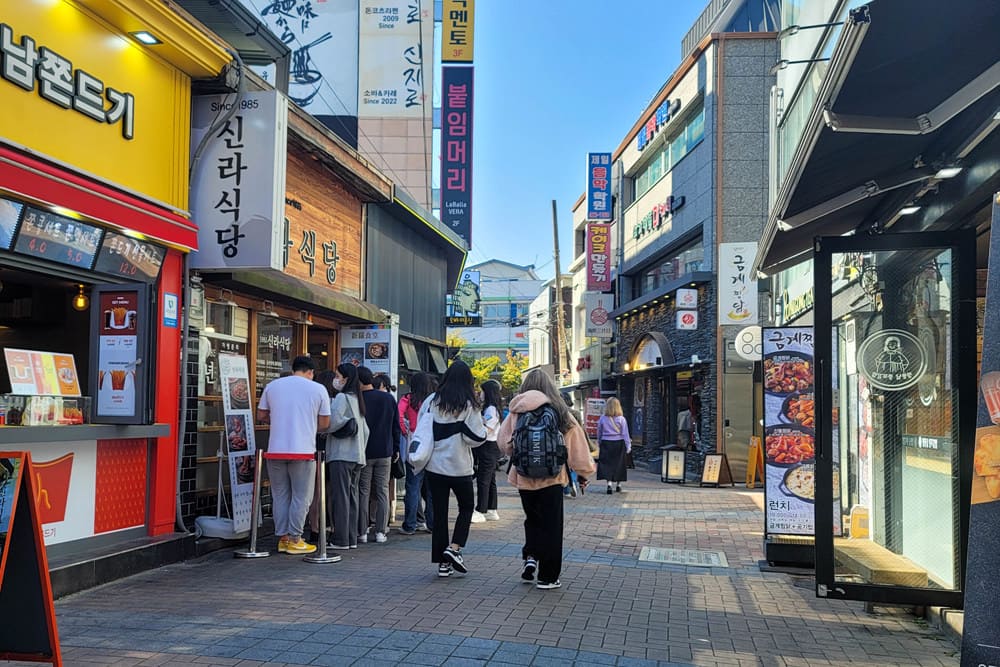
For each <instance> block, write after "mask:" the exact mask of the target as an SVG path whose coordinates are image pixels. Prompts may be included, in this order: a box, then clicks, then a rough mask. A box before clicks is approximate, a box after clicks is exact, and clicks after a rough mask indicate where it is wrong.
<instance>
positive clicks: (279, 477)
mask: <svg viewBox="0 0 1000 667" xmlns="http://www.w3.org/2000/svg"><path fill="white" fill-rule="evenodd" d="M267 477H268V479H269V480H270V481H271V499H272V503H271V504H272V508H273V512H274V534H275V535H277V536H278V537H281V536H282V535H287V536H288V538H289V539H290V540H294V541H298V539H299V538H300V537H302V525H303V524H304V523H305V520H306V514H307V513H308V512H309V505H310V503H312V497H313V490H314V489H315V487H316V461H307V460H296V459H267Z"/></svg>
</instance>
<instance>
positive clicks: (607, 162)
mask: <svg viewBox="0 0 1000 667" xmlns="http://www.w3.org/2000/svg"><path fill="white" fill-rule="evenodd" d="M610 219H611V153H588V154H587V220H610Z"/></svg>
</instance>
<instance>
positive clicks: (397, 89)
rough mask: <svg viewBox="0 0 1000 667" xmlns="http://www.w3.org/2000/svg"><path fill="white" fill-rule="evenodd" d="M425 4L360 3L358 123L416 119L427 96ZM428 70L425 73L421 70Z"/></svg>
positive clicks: (407, 0) (421, 0) (424, 0)
mask: <svg viewBox="0 0 1000 667" xmlns="http://www.w3.org/2000/svg"><path fill="white" fill-rule="evenodd" d="M428 3H429V0H361V3H360V16H359V21H360V37H359V45H358V117H359V118H414V119H417V118H422V117H423V115H424V111H425V105H426V101H427V94H426V92H425V89H424V70H425V66H424V59H425V58H427V59H430V57H431V55H432V54H433V52H434V49H432V48H431V46H430V44H424V41H423V26H424V21H425V20H428V19H429V14H427V12H426V11H425V9H424V6H425V5H427V4H428ZM427 69H429V67H428V68H427Z"/></svg>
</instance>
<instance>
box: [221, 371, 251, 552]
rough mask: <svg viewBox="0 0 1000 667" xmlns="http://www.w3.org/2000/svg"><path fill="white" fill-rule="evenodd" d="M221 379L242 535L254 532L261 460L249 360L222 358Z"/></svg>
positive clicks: (227, 444) (237, 526)
mask: <svg viewBox="0 0 1000 667" xmlns="http://www.w3.org/2000/svg"><path fill="white" fill-rule="evenodd" d="M219 378H220V380H221V386H222V411H223V415H224V417H225V420H224V424H223V441H224V443H225V450H224V451H225V454H226V458H227V459H228V460H229V488H230V492H231V495H232V501H233V504H232V516H233V532H235V533H241V532H245V531H248V530H250V523H251V514H252V512H251V510H252V509H253V484H254V475H255V468H256V460H257V459H256V453H257V445H256V442H255V441H254V418H253V411H252V406H251V404H250V376H249V369H248V368H247V358H246V357H245V356H242V355H236V354H220V355H219ZM220 492H221V490H220Z"/></svg>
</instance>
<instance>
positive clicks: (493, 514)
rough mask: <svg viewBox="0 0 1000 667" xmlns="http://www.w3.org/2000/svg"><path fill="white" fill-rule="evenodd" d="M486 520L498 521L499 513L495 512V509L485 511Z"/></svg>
mask: <svg viewBox="0 0 1000 667" xmlns="http://www.w3.org/2000/svg"><path fill="white" fill-rule="evenodd" d="M486 520H487V521H499V520H500V515H499V514H497V511H496V510H490V511H488V512H487V513H486Z"/></svg>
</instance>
